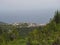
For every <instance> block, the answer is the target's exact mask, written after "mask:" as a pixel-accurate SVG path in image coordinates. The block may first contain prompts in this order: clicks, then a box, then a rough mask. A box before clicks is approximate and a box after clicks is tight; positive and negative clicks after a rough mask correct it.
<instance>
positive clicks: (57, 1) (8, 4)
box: [0, 0, 60, 22]
mask: <svg viewBox="0 0 60 45" xmlns="http://www.w3.org/2000/svg"><path fill="white" fill-rule="evenodd" d="M57 9H60V0H0V21H7V22H10V18H12V19H13V17H14V16H15V18H14V19H15V20H18V19H17V18H18V17H19V19H20V17H21V16H22V15H23V16H22V17H24V18H25V19H28V18H27V17H29V19H30V18H31V16H30V14H31V15H32V19H35V20H38V19H39V18H38V17H39V16H40V17H42V15H43V16H47V14H48V13H49V12H50V13H51V14H53V10H57ZM44 10H45V12H46V11H47V12H46V13H45V12H44ZM49 10H50V11H49ZM51 10H52V11H51ZM34 11H37V12H34ZM41 11H42V12H43V13H44V14H46V15H44V14H43V13H42V14H41ZM8 12H9V14H8ZM17 12H19V13H17ZM25 12H26V13H25ZM27 12H28V14H27ZM29 12H30V13H29ZM38 12H39V13H38ZM1 13H2V14H1ZM6 13H7V14H6ZM13 13H14V14H13ZM21 13H22V14H21ZM23 13H24V14H23ZM50 13H49V14H50ZM4 15H5V16H4ZM26 15H27V16H26ZM16 16H17V17H16ZM25 16H26V17H25ZM33 16H35V17H33ZM36 16H37V18H36ZM7 17H10V18H7ZM24 18H23V20H24ZM45 18H46V17H45ZM7 19H8V20H7ZM30 20H31V19H30ZM12 21H13V20H11V22H12ZM18 21H19V20H18ZM27 21H28V20H27ZM42 22H43V21H42Z"/></svg>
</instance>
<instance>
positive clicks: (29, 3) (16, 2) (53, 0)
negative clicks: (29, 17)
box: [0, 0, 60, 11]
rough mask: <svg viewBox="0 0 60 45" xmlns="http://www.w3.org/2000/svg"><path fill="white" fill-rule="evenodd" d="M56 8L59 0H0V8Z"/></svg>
mask: <svg viewBox="0 0 60 45" xmlns="http://www.w3.org/2000/svg"><path fill="white" fill-rule="evenodd" d="M47 8H48V9H50V8H54V9H58V8H60V0H0V10H9V11H10V10H39V9H47Z"/></svg>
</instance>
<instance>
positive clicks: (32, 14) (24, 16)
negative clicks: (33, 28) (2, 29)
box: [0, 10, 55, 24]
mask: <svg viewBox="0 0 60 45" xmlns="http://www.w3.org/2000/svg"><path fill="white" fill-rule="evenodd" d="M54 12H55V11H54V10H31V11H6V12H1V11H0V21H2V22H7V23H14V22H30V23H40V24H45V23H48V22H49V20H50V18H53V16H54Z"/></svg>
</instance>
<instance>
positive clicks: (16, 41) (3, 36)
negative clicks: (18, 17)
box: [0, 11, 60, 45]
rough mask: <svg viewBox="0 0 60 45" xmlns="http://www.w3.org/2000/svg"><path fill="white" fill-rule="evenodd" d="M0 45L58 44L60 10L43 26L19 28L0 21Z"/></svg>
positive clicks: (59, 43)
mask: <svg viewBox="0 0 60 45" xmlns="http://www.w3.org/2000/svg"><path fill="white" fill-rule="evenodd" d="M0 45H60V12H59V11H56V12H55V15H54V17H53V18H52V19H51V20H50V21H49V23H47V24H46V25H44V26H38V27H26V26H23V27H22V28H20V26H14V25H12V24H7V23H2V22H1V23H0Z"/></svg>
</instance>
